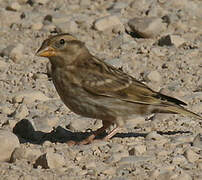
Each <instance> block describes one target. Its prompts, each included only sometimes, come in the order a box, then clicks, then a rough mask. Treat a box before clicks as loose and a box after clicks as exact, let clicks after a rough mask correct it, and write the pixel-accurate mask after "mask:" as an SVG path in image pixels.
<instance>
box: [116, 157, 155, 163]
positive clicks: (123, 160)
mask: <svg viewBox="0 0 202 180" xmlns="http://www.w3.org/2000/svg"><path fill="white" fill-rule="evenodd" d="M154 159H155V157H152V156H128V157H123V158H121V160H120V161H119V164H120V165H127V164H136V163H142V162H146V161H152V160H154Z"/></svg>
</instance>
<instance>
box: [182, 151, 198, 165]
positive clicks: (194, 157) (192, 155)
mask: <svg viewBox="0 0 202 180" xmlns="http://www.w3.org/2000/svg"><path fill="white" fill-rule="evenodd" d="M184 156H185V157H186V158H187V160H188V161H189V162H191V163H193V162H195V161H197V160H198V159H199V157H200V156H199V155H198V154H196V153H195V152H194V151H192V150H191V149H187V150H186V151H185V153H184Z"/></svg>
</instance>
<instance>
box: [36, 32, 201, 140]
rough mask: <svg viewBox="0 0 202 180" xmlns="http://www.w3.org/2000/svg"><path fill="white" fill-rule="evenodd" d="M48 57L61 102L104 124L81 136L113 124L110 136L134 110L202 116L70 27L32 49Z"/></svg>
mask: <svg viewBox="0 0 202 180" xmlns="http://www.w3.org/2000/svg"><path fill="white" fill-rule="evenodd" d="M36 55H37V56H40V57H46V58H48V59H49V61H50V63H51V77H52V81H53V84H54V86H55V88H56V91H57V92H58V94H59V96H60V98H61V100H62V101H63V102H64V104H65V105H66V106H67V107H68V108H69V109H70V110H71V111H73V112H74V113H76V114H78V115H81V116H84V117H88V118H94V119H98V120H101V121H102V127H100V128H99V129H97V130H96V131H93V133H92V134H91V135H89V136H88V137H87V138H85V139H83V140H81V141H78V142H76V141H71V143H70V144H90V143H92V142H93V141H94V139H95V138H96V137H97V136H98V135H100V134H101V133H103V132H105V130H106V129H107V128H109V127H110V126H111V125H114V124H115V125H116V127H115V128H114V129H113V130H112V131H111V132H109V133H108V134H107V135H106V136H105V137H104V138H103V139H105V140H109V139H110V138H112V137H113V136H114V135H115V134H116V133H117V132H119V131H120V129H121V128H123V127H124V125H125V124H126V122H127V120H129V119H130V118H131V117H134V116H147V115H150V114H154V113H171V114H180V115H183V116H188V117H190V118H197V119H200V120H202V117H201V116H200V115H198V114H196V113H194V112H192V111H189V110H187V109H185V108H184V106H185V105H187V104H186V103H184V102H183V101H181V100H178V99H176V98H174V97H171V96H168V95H165V94H162V93H160V92H156V91H154V90H152V89H151V88H149V87H148V86H147V85H146V84H144V83H142V82H140V81H138V80H136V79H135V78H134V77H133V76H131V75H129V74H127V73H125V72H124V71H123V70H121V69H120V68H116V67H114V66H113V65H110V64H108V63H107V62H105V61H103V60H101V59H99V58H97V57H95V56H94V55H92V54H91V53H90V51H89V50H88V48H87V47H86V45H85V43H84V42H82V41H80V40H78V39H77V38H76V37H75V36H73V35H71V34H69V33H62V34H57V35H53V36H51V37H49V38H47V39H46V40H44V41H43V43H42V45H41V47H40V48H39V49H38V51H37V52H36Z"/></svg>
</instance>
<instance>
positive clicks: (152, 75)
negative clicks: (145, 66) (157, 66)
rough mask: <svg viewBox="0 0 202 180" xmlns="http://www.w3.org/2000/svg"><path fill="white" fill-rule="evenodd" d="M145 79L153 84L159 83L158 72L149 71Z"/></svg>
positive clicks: (159, 76)
mask: <svg viewBox="0 0 202 180" xmlns="http://www.w3.org/2000/svg"><path fill="white" fill-rule="evenodd" d="M147 78H148V79H149V80H150V81H154V82H160V81H161V75H160V74H159V72H158V71H151V72H150V73H149V74H148V75H147Z"/></svg>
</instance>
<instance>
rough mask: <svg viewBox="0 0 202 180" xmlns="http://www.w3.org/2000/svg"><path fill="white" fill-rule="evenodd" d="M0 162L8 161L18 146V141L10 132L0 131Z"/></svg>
mask: <svg viewBox="0 0 202 180" xmlns="http://www.w3.org/2000/svg"><path fill="white" fill-rule="evenodd" d="M0 143H1V148H0V161H1V162H2V161H9V160H10V157H11V154H12V152H13V151H14V149H15V148H17V147H19V146H20V143H19V140H18V138H17V136H16V135H15V134H13V133H12V132H9V131H6V130H3V129H0Z"/></svg>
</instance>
